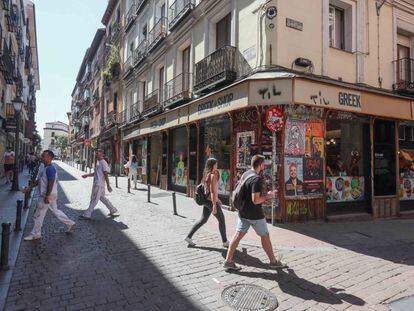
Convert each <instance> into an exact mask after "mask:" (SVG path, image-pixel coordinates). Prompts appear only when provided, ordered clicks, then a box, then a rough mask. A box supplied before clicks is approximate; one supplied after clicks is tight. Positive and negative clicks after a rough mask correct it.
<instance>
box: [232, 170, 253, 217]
mask: <svg viewBox="0 0 414 311" xmlns="http://www.w3.org/2000/svg"><path fill="white" fill-rule="evenodd" d="M257 176H258V175H257V174H256V172H255V171H252V170H248V171H247V172H245V173H244V174H243V176H242V177H241V178H240V180H239V181H238V182H237V184H236V188H235V189H234V191H233V193H232V194H231V201H232V202H233V207H234V208H235V209H237V210H238V211H242V210H243V209H244V207H245V205H246V199H245V194H246V187H245V186H244V185H245V184H246V181H248V180H249V179H250V178H252V177H257Z"/></svg>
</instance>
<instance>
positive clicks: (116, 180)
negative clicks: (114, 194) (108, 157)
mask: <svg viewBox="0 0 414 311" xmlns="http://www.w3.org/2000/svg"><path fill="white" fill-rule="evenodd" d="M115 187H116V188H119V187H118V174H117V175H115Z"/></svg>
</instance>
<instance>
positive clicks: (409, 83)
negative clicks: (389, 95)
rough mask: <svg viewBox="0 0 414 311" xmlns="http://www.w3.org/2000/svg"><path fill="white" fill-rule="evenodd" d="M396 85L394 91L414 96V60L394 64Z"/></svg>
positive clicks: (403, 60)
mask: <svg viewBox="0 0 414 311" xmlns="http://www.w3.org/2000/svg"><path fill="white" fill-rule="evenodd" d="M393 64H394V73H395V77H396V79H395V80H396V81H397V82H396V83H395V84H394V85H393V86H392V88H393V90H394V91H395V92H397V93H400V94H406V95H414V59H411V58H402V59H398V60H396V61H394V62H393Z"/></svg>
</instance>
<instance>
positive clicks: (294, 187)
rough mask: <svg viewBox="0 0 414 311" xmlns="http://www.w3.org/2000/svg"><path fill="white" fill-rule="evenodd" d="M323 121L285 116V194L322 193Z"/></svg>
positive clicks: (289, 195) (293, 195) (290, 195)
mask: <svg viewBox="0 0 414 311" xmlns="http://www.w3.org/2000/svg"><path fill="white" fill-rule="evenodd" d="M324 132H325V128H324V123H323V122H320V121H302V120H294V119H289V120H287V121H286V130H285V148H284V153H285V162H284V165H285V180H284V182H285V195H286V197H295V196H302V195H323V194H324V182H323V176H324V174H323V163H324V156H325V148H324V146H325V145H324Z"/></svg>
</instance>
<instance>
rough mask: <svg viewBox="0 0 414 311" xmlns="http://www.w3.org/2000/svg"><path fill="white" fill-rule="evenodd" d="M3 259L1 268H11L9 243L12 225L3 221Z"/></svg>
mask: <svg viewBox="0 0 414 311" xmlns="http://www.w3.org/2000/svg"><path fill="white" fill-rule="evenodd" d="M1 227H2V231H1V259H0V269H1V270H3V271H4V270H9V243H10V227H11V224H10V223H9V222H3V223H2V224H1Z"/></svg>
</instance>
